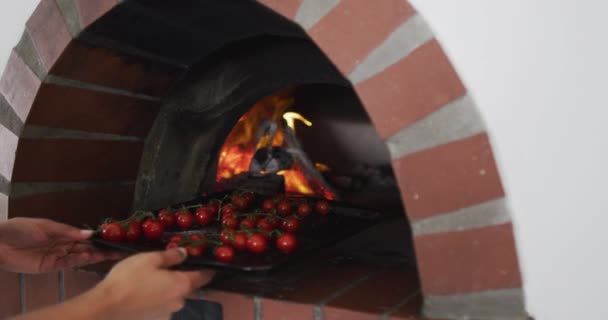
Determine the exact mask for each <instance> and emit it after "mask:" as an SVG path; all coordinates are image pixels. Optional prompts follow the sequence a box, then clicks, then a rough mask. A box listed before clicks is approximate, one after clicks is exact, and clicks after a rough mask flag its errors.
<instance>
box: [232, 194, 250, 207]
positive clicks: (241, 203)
mask: <svg viewBox="0 0 608 320" xmlns="http://www.w3.org/2000/svg"><path fill="white" fill-rule="evenodd" d="M232 205H234V207H235V208H236V209H237V210H239V211H243V210H245V209H247V207H248V205H247V199H245V198H244V197H243V196H242V195H240V194H235V195H233V196H232Z"/></svg>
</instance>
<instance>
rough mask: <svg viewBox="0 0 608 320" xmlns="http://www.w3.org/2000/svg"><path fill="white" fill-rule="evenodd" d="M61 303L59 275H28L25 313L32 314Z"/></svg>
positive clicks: (26, 278) (26, 277)
mask: <svg viewBox="0 0 608 320" xmlns="http://www.w3.org/2000/svg"><path fill="white" fill-rule="evenodd" d="M58 302H59V275H58V274H57V272H52V273H47V274H28V275H26V276H25V311H27V312H30V311H33V310H36V309H40V308H43V307H46V306H49V305H53V304H56V303H58Z"/></svg>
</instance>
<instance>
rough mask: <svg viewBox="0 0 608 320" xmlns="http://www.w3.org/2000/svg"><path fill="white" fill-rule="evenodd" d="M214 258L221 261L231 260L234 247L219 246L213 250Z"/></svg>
mask: <svg viewBox="0 0 608 320" xmlns="http://www.w3.org/2000/svg"><path fill="white" fill-rule="evenodd" d="M213 255H214V256H215V259H216V260H218V261H221V262H231V261H232V259H234V249H232V247H230V246H226V245H224V246H219V247H217V248H216V249H215V251H214V252H213Z"/></svg>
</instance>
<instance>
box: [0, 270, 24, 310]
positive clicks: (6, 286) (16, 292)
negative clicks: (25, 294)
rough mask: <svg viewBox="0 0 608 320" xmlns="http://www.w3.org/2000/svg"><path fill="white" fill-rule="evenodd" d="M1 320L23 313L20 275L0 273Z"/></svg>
mask: <svg viewBox="0 0 608 320" xmlns="http://www.w3.org/2000/svg"><path fill="white" fill-rule="evenodd" d="M0 283H1V284H2V285H1V286H2V290H1V291H0V319H5V318H8V317H11V316H14V315H17V314H19V312H20V311H21V295H20V291H21V289H20V286H19V275H18V274H16V273H9V272H4V271H0Z"/></svg>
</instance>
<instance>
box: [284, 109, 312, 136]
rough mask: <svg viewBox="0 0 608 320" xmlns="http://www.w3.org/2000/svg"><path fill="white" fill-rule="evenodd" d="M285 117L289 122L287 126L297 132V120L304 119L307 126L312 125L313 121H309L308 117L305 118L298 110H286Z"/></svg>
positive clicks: (303, 121)
mask: <svg viewBox="0 0 608 320" xmlns="http://www.w3.org/2000/svg"><path fill="white" fill-rule="evenodd" d="M283 119H285V121H286V122H287V126H288V127H289V128H291V130H293V132H296V120H300V121H302V123H304V124H305V125H306V126H307V127H310V126H312V122H310V121H308V119H306V118H304V117H303V116H302V115H301V114H299V113H296V112H285V113H284V114H283Z"/></svg>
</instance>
